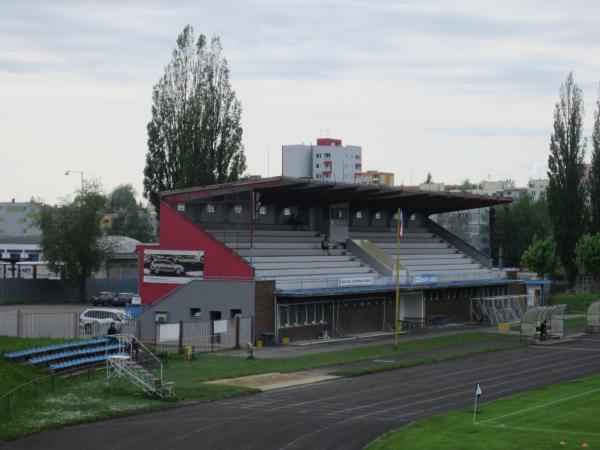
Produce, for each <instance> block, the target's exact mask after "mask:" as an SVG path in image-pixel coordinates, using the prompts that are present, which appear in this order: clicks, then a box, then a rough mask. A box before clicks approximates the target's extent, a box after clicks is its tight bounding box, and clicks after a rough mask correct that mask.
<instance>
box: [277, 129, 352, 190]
mask: <svg viewBox="0 0 600 450" xmlns="http://www.w3.org/2000/svg"><path fill="white" fill-rule="evenodd" d="M281 163H282V164H281V165H282V175H283V176H284V177H299V178H302V177H305V178H312V179H314V180H318V181H331V182H336V183H355V182H356V177H357V176H358V175H359V174H360V173H361V172H362V148H361V147H359V146H356V145H346V146H342V140H341V139H332V138H320V139H317V144H316V145H304V144H301V145H284V146H282V148H281Z"/></svg>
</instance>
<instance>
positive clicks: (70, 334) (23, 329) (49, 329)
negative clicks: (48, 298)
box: [0, 309, 140, 339]
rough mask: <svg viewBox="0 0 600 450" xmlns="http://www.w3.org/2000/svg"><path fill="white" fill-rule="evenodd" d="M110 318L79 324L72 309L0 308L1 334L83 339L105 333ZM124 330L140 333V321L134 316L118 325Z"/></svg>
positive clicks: (124, 332) (133, 333) (128, 332)
mask: <svg viewBox="0 0 600 450" xmlns="http://www.w3.org/2000/svg"><path fill="white" fill-rule="evenodd" d="M109 326H110V322H108V321H107V322H103V323H101V322H96V323H94V324H93V325H90V326H81V325H80V322H79V314H78V313H75V312H60V313H41V312H21V311H20V310H18V309H16V310H11V311H0V336H13V337H20V338H56V339H83V338H92V337H99V336H105V335H106V332H107V331H108V328H109ZM119 331H120V332H121V333H123V334H131V335H133V336H136V337H137V336H139V331H140V330H139V324H138V322H137V321H135V320H133V321H130V322H128V323H126V324H123V325H122V326H121V329H120V330H119Z"/></svg>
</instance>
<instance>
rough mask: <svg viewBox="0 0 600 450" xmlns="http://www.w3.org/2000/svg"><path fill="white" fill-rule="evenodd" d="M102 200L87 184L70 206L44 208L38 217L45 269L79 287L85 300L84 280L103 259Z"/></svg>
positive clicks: (103, 197)
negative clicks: (58, 274)
mask: <svg viewBox="0 0 600 450" xmlns="http://www.w3.org/2000/svg"><path fill="white" fill-rule="evenodd" d="M105 207H106V197H105V196H104V195H103V194H102V193H101V192H100V191H99V188H98V186H95V185H91V184H88V185H87V186H86V189H85V190H83V191H82V192H80V193H79V194H78V195H77V197H75V199H74V200H73V201H72V202H71V203H63V204H62V205H58V206H49V205H45V206H44V207H43V208H42V211H41V214H40V228H41V230H42V238H41V242H40V247H41V249H42V253H43V254H44V258H45V259H46V261H47V262H48V267H49V269H50V270H52V271H53V272H55V273H61V274H62V275H63V276H64V277H65V278H66V279H68V280H71V281H73V282H75V283H77V285H78V286H79V299H80V300H82V301H84V300H85V281H86V280H87V279H88V278H89V277H90V276H91V275H92V274H93V273H94V272H96V271H97V270H98V269H99V268H100V266H101V265H102V263H103V262H104V261H105V260H106V255H107V253H108V250H109V249H107V248H104V247H103V244H102V241H101V239H100V238H101V236H102V231H101V229H100V221H101V219H102V214H103V213H104V209H105Z"/></svg>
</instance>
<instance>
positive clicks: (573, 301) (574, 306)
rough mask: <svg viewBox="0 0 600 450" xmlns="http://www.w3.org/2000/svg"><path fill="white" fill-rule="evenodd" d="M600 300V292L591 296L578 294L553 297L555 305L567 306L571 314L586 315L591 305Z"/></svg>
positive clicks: (563, 294)
mask: <svg viewBox="0 0 600 450" xmlns="http://www.w3.org/2000/svg"><path fill="white" fill-rule="evenodd" d="M598 300H600V292H596V293H591V294H576V293H566V292H563V293H560V294H554V295H553V296H552V303H553V304H554V305H562V304H566V305H567V312H568V313H569V314H585V313H587V309H588V306H590V303H592V302H596V301H598Z"/></svg>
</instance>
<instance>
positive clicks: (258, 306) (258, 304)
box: [254, 280, 275, 340]
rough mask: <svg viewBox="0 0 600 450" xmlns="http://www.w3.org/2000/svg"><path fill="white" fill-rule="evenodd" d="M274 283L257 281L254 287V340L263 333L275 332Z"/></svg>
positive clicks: (272, 281) (271, 281)
mask: <svg viewBox="0 0 600 450" xmlns="http://www.w3.org/2000/svg"><path fill="white" fill-rule="evenodd" d="M274 292H275V281H274V280H264V281H257V282H256V283H255V286H254V339H255V340H256V339H260V338H261V334H262V333H265V332H269V333H273V332H274V331H275V330H274V328H275V311H274V309H273V308H274V307H275V305H274V295H275V294H274Z"/></svg>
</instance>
